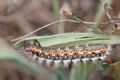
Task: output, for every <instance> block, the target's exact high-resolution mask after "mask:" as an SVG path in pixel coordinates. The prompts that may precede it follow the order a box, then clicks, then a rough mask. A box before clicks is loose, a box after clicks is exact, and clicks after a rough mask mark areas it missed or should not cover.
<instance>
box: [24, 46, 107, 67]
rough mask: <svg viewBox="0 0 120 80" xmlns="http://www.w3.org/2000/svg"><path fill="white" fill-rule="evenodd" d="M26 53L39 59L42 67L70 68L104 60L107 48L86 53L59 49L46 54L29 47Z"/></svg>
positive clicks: (86, 51)
mask: <svg viewBox="0 0 120 80" xmlns="http://www.w3.org/2000/svg"><path fill="white" fill-rule="evenodd" d="M25 50H26V52H30V53H32V55H33V59H37V61H38V63H39V64H41V65H46V66H48V67H51V66H52V67H53V66H54V67H59V66H60V65H63V66H64V67H68V66H69V65H70V64H72V65H76V64H78V63H79V62H84V63H85V62H88V61H92V62H96V61H97V60H104V59H105V58H106V52H107V48H102V49H98V50H84V51H76V50H75V51H71V52H70V49H69V48H68V47H67V48H65V50H64V52H62V50H61V49H60V48H59V49H57V50H56V52H53V53H52V52H46V51H42V50H41V49H39V48H36V47H29V48H26V49H25Z"/></svg>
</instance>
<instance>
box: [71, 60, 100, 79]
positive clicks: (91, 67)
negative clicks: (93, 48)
mask: <svg viewBox="0 0 120 80" xmlns="http://www.w3.org/2000/svg"><path fill="white" fill-rule="evenodd" d="M100 65H101V63H100V62H97V63H92V62H87V63H80V64H79V65H77V66H76V67H75V68H73V70H72V77H73V80H89V77H90V75H91V73H93V72H94V71H96V70H97V69H98V68H99V67H100Z"/></svg>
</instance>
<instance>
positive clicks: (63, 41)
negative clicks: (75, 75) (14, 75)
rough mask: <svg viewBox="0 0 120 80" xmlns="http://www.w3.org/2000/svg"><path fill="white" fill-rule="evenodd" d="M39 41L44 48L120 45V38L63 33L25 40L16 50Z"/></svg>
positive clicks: (18, 44)
mask: <svg viewBox="0 0 120 80" xmlns="http://www.w3.org/2000/svg"><path fill="white" fill-rule="evenodd" d="M29 40H37V41H38V42H39V43H40V45H41V46H42V47H50V48H56V47H60V48H61V47H66V46H67V47H70V46H75V45H85V44H90V45H100V44H120V36H115V35H107V34H96V33H63V34H56V35H50V36H34V37H28V38H24V39H22V40H20V41H18V42H16V43H15V44H14V46H15V47H16V48H21V47H23V46H24V41H29Z"/></svg>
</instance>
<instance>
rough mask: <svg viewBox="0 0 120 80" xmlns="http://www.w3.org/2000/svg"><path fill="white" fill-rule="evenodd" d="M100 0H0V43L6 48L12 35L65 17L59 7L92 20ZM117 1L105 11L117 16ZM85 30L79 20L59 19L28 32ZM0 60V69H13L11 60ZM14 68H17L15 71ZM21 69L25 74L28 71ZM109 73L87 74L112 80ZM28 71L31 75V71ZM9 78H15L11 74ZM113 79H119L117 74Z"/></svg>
mask: <svg viewBox="0 0 120 80" xmlns="http://www.w3.org/2000/svg"><path fill="white" fill-rule="evenodd" d="M102 1H104V0H0V45H1V46H3V45H4V46H5V48H6V47H8V46H9V45H13V43H12V42H11V40H12V39H14V38H17V37H20V36H23V35H25V34H28V33H30V32H32V31H34V30H35V29H38V28H40V27H42V26H44V25H46V24H49V23H51V22H54V21H57V20H63V19H66V18H67V17H66V16H64V14H63V13H62V11H63V10H68V11H70V12H72V13H73V15H76V16H79V17H80V19H82V20H84V21H95V20H96V18H97V17H98V12H99V11H100V5H101V2H102ZM119 4H120V0H112V3H111V7H112V9H110V10H109V12H110V15H111V17H112V18H113V19H114V18H115V19H116V18H120V5H119ZM100 18H101V20H100V21H107V20H109V19H108V17H107V16H106V15H105V14H103V15H102V17H100ZM113 26H114V25H113V24H108V25H104V26H99V27H100V28H101V29H102V30H104V31H106V32H110V31H111V29H112V28H113ZM119 30H120V27H119V26H118V30H117V31H115V32H113V33H112V34H117V35H119V34H120V31H119ZM86 31H88V27H87V26H85V25H83V24H76V23H72V22H62V23H58V24H54V25H51V26H49V27H47V28H45V29H42V30H40V31H38V32H36V33H34V34H32V36H35V35H51V34H58V33H65V32H86ZM8 48H10V47H8ZM118 49H119V48H118ZM0 64H3V67H2V68H1V67H0V70H4V69H3V68H4V65H5V66H6V65H7V66H9V65H10V67H11V69H12V68H13V69H16V67H13V66H11V64H8V63H7V62H6V61H0ZM6 68H7V69H9V68H8V67H5V70H6ZM115 68H116V67H113V69H114V73H116V75H115V76H114V75H113V76H114V77H116V76H119V75H120V74H119V72H117V71H119V68H120V66H118V67H117V68H116V69H115ZM15 71H16V70H15ZM3 72H4V71H3ZM18 72H19V70H18V71H17V73H18ZM12 73H13V72H12ZM20 73H21V72H20ZM23 73H26V74H28V73H29V72H23ZM23 73H21V74H23ZM111 73H112V72H110V73H108V75H105V76H104V77H101V76H102V75H101V74H99V72H95V74H94V75H91V78H90V80H96V78H95V77H97V79H98V80H113V79H112V78H111V76H110V74H111ZM1 74H2V73H1ZM10 74H11V73H10ZM14 74H16V73H14ZM29 75H30V76H31V74H29ZM98 75H99V76H98ZM93 77H94V78H93ZM30 79H32V78H30ZM30 79H25V80H30ZM3 80H4V79H3ZM5 80H7V79H5ZM8 80H9V79H8ZM13 80H17V79H16V78H14V79H13ZM36 80H37V79H36ZM38 80H41V79H38ZM58 80H60V79H58ZM61 80H62V79H61ZM75 80H77V79H75ZM83 80H85V79H83ZM116 80H119V78H118V79H116Z"/></svg>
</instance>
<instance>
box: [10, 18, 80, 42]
mask: <svg viewBox="0 0 120 80" xmlns="http://www.w3.org/2000/svg"><path fill="white" fill-rule="evenodd" d="M60 22H75V23H79V22H78V21H74V20H69V19H66V20H58V21H55V22H52V23H50V24H47V25H45V26H42V27H40V28H38V29H36V30H34V31H32V32H30V33H28V34H26V35H24V36H21V37H19V38H16V39H13V40H11V41H12V42H13V41H18V40H20V39H23V38H25V37H27V36H30V35H31V34H33V33H35V32H37V31H39V30H42V29H44V28H46V27H48V26H50V25H53V24H56V23H60Z"/></svg>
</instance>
